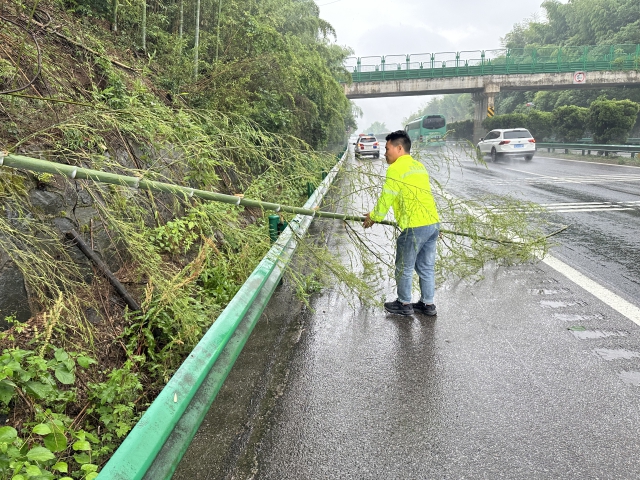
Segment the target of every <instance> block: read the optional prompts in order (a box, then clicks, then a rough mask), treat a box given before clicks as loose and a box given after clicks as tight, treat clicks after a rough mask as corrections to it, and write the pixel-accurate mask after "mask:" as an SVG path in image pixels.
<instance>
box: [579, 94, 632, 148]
mask: <svg viewBox="0 0 640 480" xmlns="http://www.w3.org/2000/svg"><path fill="white" fill-rule="evenodd" d="M639 110H640V105H638V104H637V103H635V102H632V101H631V100H618V101H616V100H607V99H605V98H599V99H598V100H596V101H595V102H593V103H592V104H591V106H590V107H589V115H588V117H587V125H588V126H589V129H590V130H591V132H592V133H593V141H594V142H595V143H624V142H626V141H627V138H628V137H629V132H630V131H631V129H632V128H633V126H634V124H635V123H636V116H637V115H638V111H639Z"/></svg>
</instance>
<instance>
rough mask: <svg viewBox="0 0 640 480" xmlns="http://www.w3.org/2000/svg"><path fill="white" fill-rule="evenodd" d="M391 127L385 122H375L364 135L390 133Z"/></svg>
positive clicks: (365, 130) (366, 129)
mask: <svg viewBox="0 0 640 480" xmlns="http://www.w3.org/2000/svg"><path fill="white" fill-rule="evenodd" d="M388 131H389V127H387V125H386V124H385V123H384V122H373V123H372V124H371V125H370V126H368V127H367V128H365V129H364V130H363V132H364V133H373V134H374V135H375V134H376V133H384V132H388Z"/></svg>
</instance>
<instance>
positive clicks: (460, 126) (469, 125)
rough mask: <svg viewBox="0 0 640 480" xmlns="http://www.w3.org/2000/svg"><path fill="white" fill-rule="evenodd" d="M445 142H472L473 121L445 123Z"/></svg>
mask: <svg viewBox="0 0 640 480" xmlns="http://www.w3.org/2000/svg"><path fill="white" fill-rule="evenodd" d="M447 140H468V141H470V142H473V120H463V121H460V122H452V123H447Z"/></svg>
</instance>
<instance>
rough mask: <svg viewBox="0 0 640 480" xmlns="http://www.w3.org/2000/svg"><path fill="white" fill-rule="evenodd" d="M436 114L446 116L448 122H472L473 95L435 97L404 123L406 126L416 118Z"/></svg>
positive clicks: (403, 121) (461, 94) (404, 120)
mask: <svg viewBox="0 0 640 480" xmlns="http://www.w3.org/2000/svg"><path fill="white" fill-rule="evenodd" d="M434 114H440V115H444V117H445V118H446V119H447V122H460V121H463V120H470V119H471V118H472V117H473V102H472V100H471V94H470V93H460V94H453V95H442V96H437V97H433V98H431V99H430V100H429V101H428V102H427V103H426V105H424V106H423V107H422V108H420V110H418V111H417V112H414V113H412V114H411V115H409V116H408V117H407V118H405V119H403V120H402V123H403V125H406V124H407V123H409V122H410V121H412V120H415V119H416V118H420V117H423V116H425V115H434Z"/></svg>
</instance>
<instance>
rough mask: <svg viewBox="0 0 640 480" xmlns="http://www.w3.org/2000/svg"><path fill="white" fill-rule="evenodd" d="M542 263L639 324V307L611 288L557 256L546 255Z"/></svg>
mask: <svg viewBox="0 0 640 480" xmlns="http://www.w3.org/2000/svg"><path fill="white" fill-rule="evenodd" d="M542 261H543V262H544V263H546V264H547V265H549V266H550V267H551V268H553V269H554V270H555V271H557V272H558V273H561V274H562V275H564V276H565V277H567V278H568V279H569V280H571V281H572V282H573V283H575V284H576V285H578V286H579V287H581V288H583V289H584V290H586V291H587V292H589V293H590V294H591V295H593V296H594V297H596V298H597V299H598V300H600V301H602V302H604V303H605V304H607V305H608V306H610V307H611V308H613V309H614V310H615V311H617V312H618V313H620V314H621V315H624V316H625V317H627V318H628V319H629V320H631V321H632V322H633V323H635V324H636V325H639V326H640V308H638V307H637V306H635V305H634V304H632V303H630V302H627V301H626V300H625V299H624V298H622V297H620V296H619V295H616V294H615V293H613V292H612V291H611V290H609V289H607V288H605V287H603V286H602V285H600V284H599V283H597V282H595V281H593V280H591V279H590V278H589V277H587V276H585V275H583V274H582V273H580V272H579V271H577V270H576V269H574V268H572V267H570V266H569V265H567V264H566V263H564V262H562V261H560V260H558V259H557V258H555V257H553V256H551V255H547V256H546V257H545V258H544V259H543V260H542Z"/></svg>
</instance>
